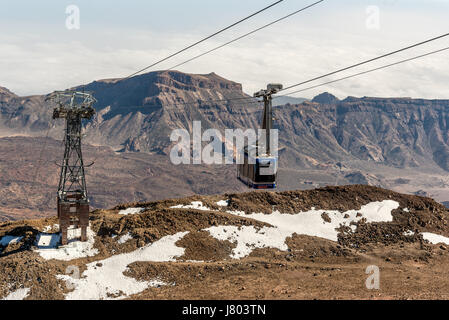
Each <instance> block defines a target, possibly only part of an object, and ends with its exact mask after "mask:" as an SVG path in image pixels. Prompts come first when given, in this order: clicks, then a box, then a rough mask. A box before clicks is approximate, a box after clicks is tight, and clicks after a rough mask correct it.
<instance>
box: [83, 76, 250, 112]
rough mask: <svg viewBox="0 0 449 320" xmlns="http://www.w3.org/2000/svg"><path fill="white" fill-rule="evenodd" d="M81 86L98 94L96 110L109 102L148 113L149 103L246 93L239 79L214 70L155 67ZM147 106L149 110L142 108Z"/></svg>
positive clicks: (165, 103)
mask: <svg viewBox="0 0 449 320" xmlns="http://www.w3.org/2000/svg"><path fill="white" fill-rule="evenodd" d="M84 89H85V90H86V91H91V92H94V93H95V96H96V97H98V104H97V105H96V108H97V109H98V110H101V109H103V108H105V107H107V106H111V111H112V112H114V110H115V109H117V108H124V107H126V108H128V109H129V107H131V108H133V109H136V111H141V112H143V113H148V112H151V111H153V110H152V109H151V108H150V107H162V106H171V105H173V104H179V103H186V102H192V101H195V102H197V101H198V100H202V101H205V100H222V99H227V98H234V97H244V96H246V95H245V94H244V93H243V91H242V85H241V84H240V83H236V82H233V81H230V80H227V79H224V78H222V77H220V76H218V75H217V74H215V73H210V74H205V75H196V74H187V73H182V72H179V71H155V72H149V73H145V74H142V75H138V76H135V77H132V78H129V79H105V80H98V81H94V82H92V83H90V84H88V85H86V86H85V87H84ZM148 108H150V109H151V110H150V109H149V110H146V109H148Z"/></svg>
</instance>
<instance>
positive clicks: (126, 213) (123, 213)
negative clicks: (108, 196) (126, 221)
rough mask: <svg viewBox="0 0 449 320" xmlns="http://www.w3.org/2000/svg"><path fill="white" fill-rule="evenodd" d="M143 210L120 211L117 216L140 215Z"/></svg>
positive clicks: (129, 209)
mask: <svg viewBox="0 0 449 320" xmlns="http://www.w3.org/2000/svg"><path fill="white" fill-rule="evenodd" d="M144 210H145V208H128V209H125V210H120V211H119V212H118V214H121V215H125V216H126V215H128V214H138V213H141V212H142V211H144Z"/></svg>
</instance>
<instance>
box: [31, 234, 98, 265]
mask: <svg viewBox="0 0 449 320" xmlns="http://www.w3.org/2000/svg"><path fill="white" fill-rule="evenodd" d="M80 236H81V229H80V228H78V229H73V228H72V229H69V230H68V234H67V240H68V242H69V243H68V244H67V245H65V246H60V247H58V243H59V241H60V237H61V236H60V234H59V233H54V234H45V233H41V234H39V235H38V236H37V241H36V246H37V247H38V249H37V250H36V252H37V253H39V254H40V255H41V257H43V258H44V259H46V260H51V259H56V260H63V261H70V260H73V259H79V258H85V257H92V256H95V255H96V254H98V250H97V249H95V248H94V243H95V238H94V236H95V233H94V232H93V231H92V230H91V229H90V228H87V241H86V242H82V241H80V240H79V239H76V238H79V237H80Z"/></svg>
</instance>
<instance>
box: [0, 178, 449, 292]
mask: <svg viewBox="0 0 449 320" xmlns="http://www.w3.org/2000/svg"><path fill="white" fill-rule="evenodd" d="M76 231H77V230H72V232H73V233H72V235H71V238H72V240H71V241H70V243H69V245H67V246H65V247H59V248H58V246H57V243H58V241H59V234H58V233H57V232H58V225H57V220H56V219H55V218H45V219H38V220H25V221H15V222H11V221H10V222H4V223H2V224H0V252H1V253H0V268H1V270H2V272H1V273H0V297H3V298H6V299H448V298H449V294H448V292H449V291H448V288H449V280H448V278H447V263H448V262H449V211H448V210H447V209H446V208H445V207H444V206H442V205H441V204H438V203H436V202H435V201H433V200H431V199H428V198H424V197H419V196H412V195H404V194H399V193H396V192H391V191H388V190H385V189H381V188H376V187H370V186H361V185H353V186H345V187H327V188H321V189H313V190H308V191H287V192H278V193H274V192H251V193H240V194H239V193H229V194H225V195H221V196H192V197H188V198H183V199H172V200H163V201H156V202H140V203H128V204H121V205H118V206H116V207H114V208H112V209H109V210H96V211H94V212H92V213H91V219H90V229H89V232H88V237H89V241H88V242H85V243H81V242H79V241H78V240H77V239H76ZM368 266H377V267H379V269H380V285H379V289H372V288H371V289H368V288H367V287H366V280H367V278H368V277H369V274H367V273H366V270H367V267H368Z"/></svg>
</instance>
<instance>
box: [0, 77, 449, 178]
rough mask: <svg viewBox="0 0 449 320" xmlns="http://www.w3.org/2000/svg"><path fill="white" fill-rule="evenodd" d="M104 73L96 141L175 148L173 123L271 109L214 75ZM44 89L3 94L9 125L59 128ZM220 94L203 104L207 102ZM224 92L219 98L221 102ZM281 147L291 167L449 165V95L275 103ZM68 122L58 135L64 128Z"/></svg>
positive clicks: (234, 120)
mask: <svg viewBox="0 0 449 320" xmlns="http://www.w3.org/2000/svg"><path fill="white" fill-rule="evenodd" d="M119 80H120V79H109V80H100V81H94V82H92V83H90V84H87V85H86V86H84V87H83V89H84V90H86V91H90V92H93V93H94V95H95V97H96V98H97V99H98V103H97V104H96V106H95V107H96V110H97V115H96V117H95V119H93V121H91V122H90V123H88V124H86V134H87V138H86V141H87V142H88V143H91V144H93V145H103V146H111V147H113V148H114V149H115V150H121V151H142V152H157V153H160V154H168V151H169V147H170V145H171V143H170V141H169V136H170V133H171V131H172V130H173V129H179V128H185V129H187V130H189V131H191V129H192V122H193V121H194V120H199V121H201V122H202V128H203V130H205V129H208V128H217V129H220V130H224V129H225V128H243V129H246V128H256V127H258V126H259V122H260V118H261V112H262V107H261V106H260V105H259V104H257V103H252V102H250V103H247V102H246V103H243V102H242V101H239V100H234V101H230V102H225V101H220V100H224V99H236V98H237V99H239V98H245V97H248V95H246V94H245V93H244V92H243V91H242V86H241V85H240V84H238V83H235V82H232V81H229V80H226V79H223V78H221V77H219V76H218V75H216V74H214V73H211V74H208V75H191V74H183V73H180V72H176V71H161V72H151V73H148V74H144V75H141V76H137V77H134V78H131V79H126V80H124V81H119ZM44 98H45V97H44V96H33V97H18V96H16V95H14V94H12V93H11V92H9V91H8V90H6V89H2V91H1V94H0V103H1V104H0V106H1V107H0V131H2V132H3V133H4V134H5V133H9V134H14V135H15V134H28V135H32V136H36V135H38V136H42V135H44V133H45V132H46V130H47V129H49V127H50V126H51V123H52V121H51V120H50V115H51V106H49V105H45V103H44V102H43V101H44ZM204 100H207V101H215V102H212V103H210V102H208V103H202V102H200V101H204ZM217 100H218V101H217ZM275 117H276V119H278V120H277V122H276V126H277V128H278V129H279V130H280V143H281V146H280V148H281V150H282V151H281V154H282V157H283V158H284V160H285V161H284V164H285V165H287V166H288V167H292V168H295V167H298V166H300V167H310V166H315V165H317V164H319V163H323V162H326V161H328V160H337V161H340V160H345V159H346V160H348V159H354V160H364V161H373V162H376V163H383V164H386V165H388V166H395V167H418V166H420V165H421V164H423V163H428V162H429V161H430V162H432V163H434V164H435V165H437V166H439V167H440V168H442V169H444V170H446V171H449V145H448V142H449V139H448V130H447V129H448V125H449V124H448V122H449V100H423V99H410V98H368V97H364V98H354V97H348V98H346V99H344V100H342V101H340V100H338V99H337V98H336V97H334V96H333V95H331V94H329V93H323V94H321V95H319V96H317V97H316V98H315V99H313V100H312V102H308V101H306V102H303V103H301V104H296V105H285V106H281V107H277V108H275ZM62 125H63V124H62V123H56V124H55V127H52V128H51V129H50V133H49V135H50V136H51V137H54V138H59V137H60V136H61V126H62Z"/></svg>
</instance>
